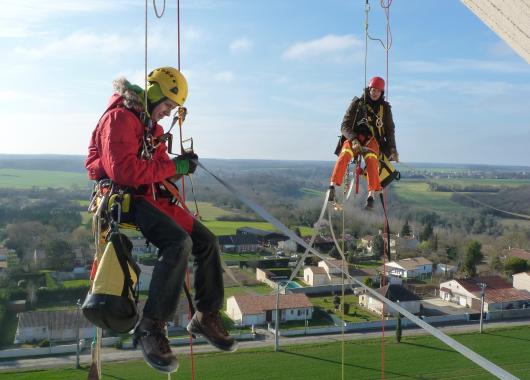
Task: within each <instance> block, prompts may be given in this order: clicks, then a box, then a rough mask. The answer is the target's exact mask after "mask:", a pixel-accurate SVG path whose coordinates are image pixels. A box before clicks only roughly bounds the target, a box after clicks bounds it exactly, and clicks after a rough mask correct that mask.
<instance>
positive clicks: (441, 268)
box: [434, 263, 458, 277]
mask: <svg viewBox="0 0 530 380" xmlns="http://www.w3.org/2000/svg"><path fill="white" fill-rule="evenodd" d="M456 272H458V267H457V266H456V265H449V264H441V263H440V264H437V265H436V270H435V271H434V273H436V274H437V275H440V276H444V277H452V276H453V275H455V273H456Z"/></svg>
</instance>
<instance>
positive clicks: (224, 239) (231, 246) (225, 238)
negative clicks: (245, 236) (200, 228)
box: [217, 235, 236, 252]
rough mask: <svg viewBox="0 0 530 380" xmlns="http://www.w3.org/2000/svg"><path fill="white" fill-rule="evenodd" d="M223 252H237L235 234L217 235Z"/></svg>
mask: <svg viewBox="0 0 530 380" xmlns="http://www.w3.org/2000/svg"><path fill="white" fill-rule="evenodd" d="M217 239H218V241H219V247H220V248H221V252H235V251H236V242H235V235H221V236H218V237H217Z"/></svg>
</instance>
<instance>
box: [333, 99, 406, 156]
mask: <svg viewBox="0 0 530 380" xmlns="http://www.w3.org/2000/svg"><path fill="white" fill-rule="evenodd" d="M383 95H384V94H381V97H380V98H379V99H378V100H377V101H375V102H374V101H372V99H371V98H370V95H369V93H368V89H365V95H364V98H365V99H366V106H365V105H364V103H365V102H364V101H363V98H358V97H357V96H356V97H354V98H353V100H352V101H351V103H350V106H349V107H348V109H347V110H346V114H345V115H344V118H343V119H342V124H341V132H342V137H343V138H342V139H341V140H342V142H344V140H345V139H348V140H350V141H351V140H353V139H355V138H357V136H358V135H361V134H362V135H365V137H370V136H371V133H370V129H369V128H368V127H367V126H366V125H365V123H364V122H363V119H365V120H366V116H367V117H368V122H369V124H370V125H371V126H372V129H373V130H374V131H375V132H376V136H375V137H376V139H377V141H378V143H379V146H380V147H381V151H382V152H383V153H384V154H385V155H387V156H389V155H390V151H391V150H392V149H396V138H395V132H394V130H395V125H394V120H393V118H392V110H391V107H390V104H389V103H388V102H387V101H385V100H384V98H383ZM380 107H383V131H382V135H379V133H377V128H376V126H375V121H376V117H375V116H376V115H377V114H378V112H379V108H380ZM341 146H342V144H341Z"/></svg>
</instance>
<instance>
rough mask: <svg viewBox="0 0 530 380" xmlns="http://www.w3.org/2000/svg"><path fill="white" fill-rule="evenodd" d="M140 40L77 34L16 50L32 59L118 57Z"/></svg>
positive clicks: (114, 35) (110, 35) (108, 35)
mask: <svg viewBox="0 0 530 380" xmlns="http://www.w3.org/2000/svg"><path fill="white" fill-rule="evenodd" d="M138 41H139V40H138V38H134V37H130V36H128V37H124V36H120V35H118V34H107V35H105V34H101V35H97V34H93V33H88V32H82V31H79V32H75V33H73V34H71V35H69V36H67V37H65V38H63V39H57V40H54V41H51V42H48V43H47V44H44V45H42V46H39V47H35V48H23V47H18V48H15V52H16V53H18V54H21V55H25V56H29V57H31V58H43V57H48V56H52V57H65V58H73V57H74V56H94V55H96V56H97V55H109V54H110V55H117V54H120V53H122V52H125V51H128V50H130V49H132V48H133V47H134V46H135V45H136V42H138Z"/></svg>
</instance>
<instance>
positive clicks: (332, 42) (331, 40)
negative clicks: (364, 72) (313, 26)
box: [283, 34, 362, 60]
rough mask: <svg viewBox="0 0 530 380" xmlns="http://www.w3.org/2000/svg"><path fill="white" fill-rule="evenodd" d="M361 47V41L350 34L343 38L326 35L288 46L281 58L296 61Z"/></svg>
mask: <svg viewBox="0 0 530 380" xmlns="http://www.w3.org/2000/svg"><path fill="white" fill-rule="evenodd" d="M361 45H362V43H361V41H360V40H359V39H358V38H357V37H355V36H353V35H351V34H347V35H344V36H337V35H334V34H328V35H327V36H324V37H322V38H318V39H315V40H311V41H307V42H298V43H296V44H294V45H292V46H290V47H289V48H288V49H287V50H286V51H285V52H284V53H283V58H284V59H287V60H297V59H303V58H307V57H315V56H319V55H323V54H333V53H341V52H346V51H352V50H353V48H355V47H358V46H361Z"/></svg>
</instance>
